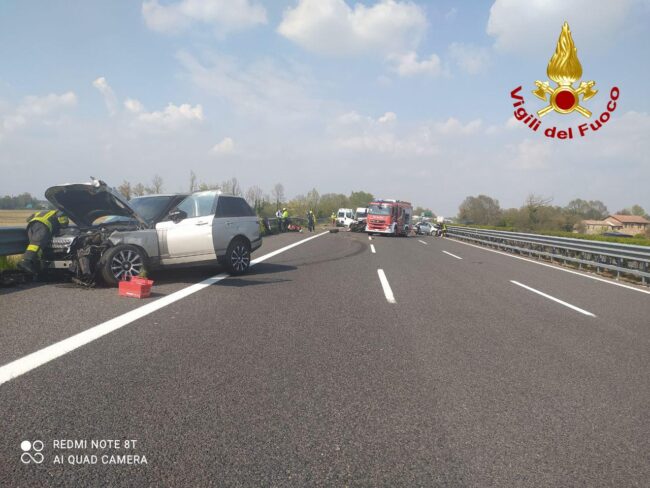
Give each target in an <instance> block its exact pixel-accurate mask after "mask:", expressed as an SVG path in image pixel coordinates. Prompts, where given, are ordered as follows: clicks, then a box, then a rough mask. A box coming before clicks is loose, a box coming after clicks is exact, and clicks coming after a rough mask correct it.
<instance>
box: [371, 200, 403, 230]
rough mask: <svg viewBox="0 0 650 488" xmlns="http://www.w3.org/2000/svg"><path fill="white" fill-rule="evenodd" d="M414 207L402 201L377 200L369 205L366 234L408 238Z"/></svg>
mask: <svg viewBox="0 0 650 488" xmlns="http://www.w3.org/2000/svg"><path fill="white" fill-rule="evenodd" d="M412 216H413V206H412V205H411V204H410V203H409V202H402V201H400V200H375V201H374V202H372V203H371V204H370V205H368V220H367V221H366V232H367V233H369V234H375V233H377V234H386V235H391V236H407V235H408V234H409V232H410V231H411V217H412Z"/></svg>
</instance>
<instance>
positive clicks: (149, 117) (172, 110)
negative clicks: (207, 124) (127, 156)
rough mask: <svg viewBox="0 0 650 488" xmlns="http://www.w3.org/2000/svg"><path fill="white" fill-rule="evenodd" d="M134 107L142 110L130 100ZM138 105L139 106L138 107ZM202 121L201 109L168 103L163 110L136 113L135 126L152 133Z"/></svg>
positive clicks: (188, 105) (200, 107)
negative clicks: (152, 131)
mask: <svg viewBox="0 0 650 488" xmlns="http://www.w3.org/2000/svg"><path fill="white" fill-rule="evenodd" d="M131 102H134V103H132V105H133V106H134V107H138V106H139V107H140V108H142V104H140V102H138V101H137V100H131ZM138 104H139V105H138ZM202 121H203V107H202V106H201V105H196V106H194V107H193V106H192V105H190V104H188V103H184V104H182V105H180V106H179V105H174V104H173V103H170V104H168V105H167V107H165V108H164V109H163V110H160V111H154V112H144V111H140V112H138V114H137V116H136V118H135V123H136V125H137V126H139V127H142V128H145V129H150V130H154V131H159V130H177V129H181V128H183V127H186V126H188V125H191V124H193V123H197V122H202Z"/></svg>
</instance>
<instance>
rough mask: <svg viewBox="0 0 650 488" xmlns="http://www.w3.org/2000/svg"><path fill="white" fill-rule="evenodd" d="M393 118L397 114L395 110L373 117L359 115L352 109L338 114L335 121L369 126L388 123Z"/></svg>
mask: <svg viewBox="0 0 650 488" xmlns="http://www.w3.org/2000/svg"><path fill="white" fill-rule="evenodd" d="M395 120H397V114H396V113H395V112H385V113H384V115H381V116H380V117H378V118H377V119H374V118H373V117H368V116H363V115H360V114H359V113H358V112H356V111H354V110H353V111H352V112H347V113H344V114H343V115H339V116H338V117H337V118H336V123H337V124H338V125H340V126H346V125H362V126H365V127H371V126H375V125H378V124H389V123H390V122H394V121H395Z"/></svg>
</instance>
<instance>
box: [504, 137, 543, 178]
mask: <svg viewBox="0 0 650 488" xmlns="http://www.w3.org/2000/svg"><path fill="white" fill-rule="evenodd" d="M509 149H510V151H511V153H512V160H511V162H510V166H511V168H513V169H520V170H524V171H537V170H541V169H546V168H548V167H549V163H550V160H551V141H548V140H544V139H539V140H532V139H524V140H523V141H521V142H520V143H519V144H517V145H515V146H512V145H511V146H509Z"/></svg>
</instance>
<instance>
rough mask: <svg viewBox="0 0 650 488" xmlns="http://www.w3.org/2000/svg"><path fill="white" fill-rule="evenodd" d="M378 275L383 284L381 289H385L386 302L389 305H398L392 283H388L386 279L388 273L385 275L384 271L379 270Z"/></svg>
mask: <svg viewBox="0 0 650 488" xmlns="http://www.w3.org/2000/svg"><path fill="white" fill-rule="evenodd" d="M377 274H378V275H379V281H380V283H381V287H382V288H383V289H384V295H386V300H387V301H388V303H397V301H396V300H395V295H393V290H392V289H391V287H390V283H388V278H386V273H384V270H383V269H378V270H377Z"/></svg>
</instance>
